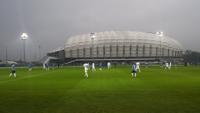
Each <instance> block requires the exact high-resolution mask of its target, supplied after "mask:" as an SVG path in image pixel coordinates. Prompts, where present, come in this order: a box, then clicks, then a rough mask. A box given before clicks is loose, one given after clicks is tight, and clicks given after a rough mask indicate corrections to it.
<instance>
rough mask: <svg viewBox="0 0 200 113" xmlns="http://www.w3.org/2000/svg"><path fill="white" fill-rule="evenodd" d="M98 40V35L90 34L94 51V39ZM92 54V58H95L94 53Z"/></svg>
mask: <svg viewBox="0 0 200 113" xmlns="http://www.w3.org/2000/svg"><path fill="white" fill-rule="evenodd" d="M95 38H96V34H95V33H90V39H91V40H92V50H93V49H94V44H93V43H94V39H95ZM91 54H92V58H94V55H93V54H94V53H93V51H91Z"/></svg>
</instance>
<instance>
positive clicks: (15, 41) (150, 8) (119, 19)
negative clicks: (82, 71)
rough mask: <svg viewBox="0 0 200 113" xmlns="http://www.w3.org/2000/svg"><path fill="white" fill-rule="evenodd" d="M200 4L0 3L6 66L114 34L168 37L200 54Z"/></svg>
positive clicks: (129, 0)
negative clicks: (72, 39)
mask: <svg viewBox="0 0 200 113" xmlns="http://www.w3.org/2000/svg"><path fill="white" fill-rule="evenodd" d="M199 11H200V0H0V60H1V59H3V60H4V59H5V53H6V48H7V51H8V58H9V59H10V60H14V59H15V60H16V59H20V57H21V58H23V57H22V55H23V50H22V49H23V45H22V41H21V40H20V35H21V33H23V32H26V33H28V35H29V39H28V40H27V43H26V44H27V46H26V53H27V55H26V56H27V59H28V60H37V59H39V49H38V46H39V45H40V46H41V50H42V55H44V54H46V52H48V51H51V50H54V49H56V48H58V47H64V42H65V41H66V39H67V38H68V37H69V36H72V35H76V34H82V33H90V32H98V31H110V30H123V31H125V30H131V31H142V32H156V31H163V32H164V33H165V35H168V36H170V37H172V38H174V39H176V40H178V41H179V42H180V43H181V44H182V45H183V47H184V48H185V49H192V50H196V51H199V49H200V44H199V42H200V25H199V23H200V12H199Z"/></svg>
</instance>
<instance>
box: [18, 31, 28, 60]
mask: <svg viewBox="0 0 200 113" xmlns="http://www.w3.org/2000/svg"><path fill="white" fill-rule="evenodd" d="M20 39H21V40H22V41H23V45H24V62H26V40H27V39H28V35H27V33H22V35H21V38H20Z"/></svg>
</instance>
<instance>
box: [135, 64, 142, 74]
mask: <svg viewBox="0 0 200 113" xmlns="http://www.w3.org/2000/svg"><path fill="white" fill-rule="evenodd" d="M136 70H139V72H141V70H140V62H136Z"/></svg>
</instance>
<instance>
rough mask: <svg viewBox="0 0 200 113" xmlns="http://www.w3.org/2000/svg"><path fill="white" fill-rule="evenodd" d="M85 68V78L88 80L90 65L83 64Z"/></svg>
mask: <svg viewBox="0 0 200 113" xmlns="http://www.w3.org/2000/svg"><path fill="white" fill-rule="evenodd" d="M83 67H84V72H85V75H84V76H85V77H86V78H88V70H89V63H85V64H83Z"/></svg>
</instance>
